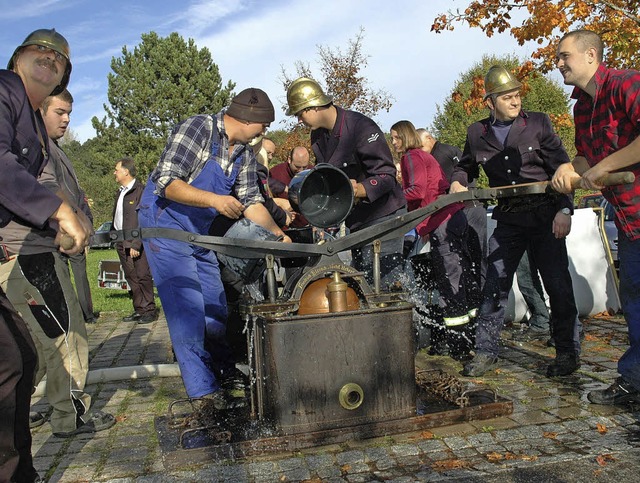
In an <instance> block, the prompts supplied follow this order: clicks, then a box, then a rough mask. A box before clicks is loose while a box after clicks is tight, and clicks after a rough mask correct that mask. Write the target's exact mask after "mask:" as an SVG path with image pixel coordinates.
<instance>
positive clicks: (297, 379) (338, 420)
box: [253, 279, 416, 437]
mask: <svg viewBox="0 0 640 483" xmlns="http://www.w3.org/2000/svg"><path fill="white" fill-rule="evenodd" d="M329 281H330V279H326V280H323V281H322V283H321V284H318V286H322V287H325V288H322V289H320V290H326V285H327V284H328V283H329ZM254 331H255V332H254V338H253V340H254V347H253V350H254V358H253V360H254V364H255V366H254V370H255V376H256V377H255V383H254V389H255V391H254V396H253V397H254V398H255V400H254V401H253V404H254V407H256V408H257V413H258V418H259V419H261V420H265V421H269V422H270V423H271V424H272V425H273V427H274V428H275V430H276V432H277V433H279V434H282V435H296V434H307V433H313V432H316V431H324V430H329V431H330V430H337V429H339V428H347V427H349V428H350V431H351V432H352V433H353V436H354V437H357V434H356V433H357V428H358V426H359V425H365V426H366V425H368V424H371V423H376V422H383V421H391V420H398V419H403V418H408V417H412V416H414V415H415V414H416V384H415V359H414V356H415V353H414V343H413V337H414V334H413V323H412V306H411V305H410V304H408V303H397V304H395V305H388V306H385V307H375V308H365V309H360V308H359V309H356V310H352V311H348V312H337V313H330V312H328V311H326V312H325V313H317V314H308V315H299V314H298V315H289V316H283V317H257V319H256V320H255V324H254Z"/></svg>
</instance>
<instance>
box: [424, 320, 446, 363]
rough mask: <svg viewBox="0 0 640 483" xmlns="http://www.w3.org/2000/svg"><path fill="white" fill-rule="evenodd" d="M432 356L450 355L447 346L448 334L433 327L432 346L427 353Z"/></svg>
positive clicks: (439, 328)
mask: <svg viewBox="0 0 640 483" xmlns="http://www.w3.org/2000/svg"><path fill="white" fill-rule="evenodd" d="M427 354H429V355H430V356H446V355H449V347H448V346H447V334H446V332H445V329H443V328H442V327H436V326H432V327H431V346H430V347H429V351H428V352H427Z"/></svg>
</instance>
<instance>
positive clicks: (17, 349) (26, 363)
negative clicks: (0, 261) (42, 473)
mask: <svg viewBox="0 0 640 483" xmlns="http://www.w3.org/2000/svg"><path fill="white" fill-rule="evenodd" d="M0 351H1V353H2V357H0V481H2V482H8V481H15V482H18V483H25V482H32V481H34V479H35V478H36V476H37V473H36V470H35V469H34V467H33V458H32V456H31V431H30V430H29V406H30V404H31V391H32V390H33V382H34V374H35V371H36V367H37V366H38V356H37V353H36V348H35V345H34V344H33V340H32V339H31V336H30V335H29V331H28V329H27V326H26V324H25V323H24V321H23V320H22V318H21V317H20V316H19V315H18V313H17V312H16V311H15V310H14V308H13V307H12V305H11V304H10V303H9V301H8V300H7V297H6V296H5V294H4V292H2V290H0Z"/></svg>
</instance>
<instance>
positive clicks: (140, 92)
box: [92, 32, 235, 173]
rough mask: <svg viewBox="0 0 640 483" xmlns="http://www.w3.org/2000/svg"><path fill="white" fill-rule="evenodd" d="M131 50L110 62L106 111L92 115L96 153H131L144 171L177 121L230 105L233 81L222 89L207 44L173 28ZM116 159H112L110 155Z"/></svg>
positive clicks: (124, 50) (147, 37)
mask: <svg viewBox="0 0 640 483" xmlns="http://www.w3.org/2000/svg"><path fill="white" fill-rule="evenodd" d="M141 37H142V42H141V43H140V44H139V45H138V46H136V47H134V49H133V51H129V50H127V47H126V46H124V47H123V48H122V56H121V57H119V58H115V57H114V58H113V59H112V60H111V69H112V70H113V73H110V74H109V76H108V81H109V87H108V91H107V96H108V100H109V104H110V105H109V106H107V105H105V106H104V108H105V111H106V113H107V115H106V116H105V117H104V118H103V119H102V120H98V119H97V118H96V117H94V118H93V119H92V124H93V127H94V128H95V130H96V132H97V141H98V142H97V146H96V149H97V151H98V152H102V153H103V154H109V155H110V156H111V155H113V154H115V153H117V154H116V159H117V157H122V156H125V155H126V156H132V157H133V158H134V159H135V160H136V162H137V166H138V168H139V170H140V172H141V173H148V172H149V171H150V170H151V169H152V167H153V166H154V165H155V164H156V163H157V161H158V158H159V157H160V154H161V152H162V149H163V148H164V145H165V142H166V139H167V136H168V135H169V133H170V131H171V129H172V128H173V126H174V125H175V124H177V123H178V122H180V121H182V120H184V119H185V118H187V117H189V116H192V115H195V114H202V113H215V112H218V111H219V110H220V109H221V108H222V107H224V106H225V105H227V104H228V103H229V101H230V99H231V97H232V90H233V88H234V87H235V84H234V83H233V82H231V81H229V82H228V83H227V85H226V86H225V87H222V79H221V76H220V74H219V71H218V66H217V65H216V64H214V63H213V61H212V58H211V53H210V52H209V50H208V49H207V48H202V49H198V47H197V46H196V45H195V43H194V41H193V39H189V40H188V41H187V42H185V41H184V39H183V38H182V37H181V36H180V35H178V34H177V33H175V32H173V33H171V34H170V35H169V36H168V37H164V38H162V37H159V36H158V35H157V34H156V33H155V32H150V33H148V34H142V36H141ZM112 160H113V158H112Z"/></svg>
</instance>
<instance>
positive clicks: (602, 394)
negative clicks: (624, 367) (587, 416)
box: [587, 377, 640, 405]
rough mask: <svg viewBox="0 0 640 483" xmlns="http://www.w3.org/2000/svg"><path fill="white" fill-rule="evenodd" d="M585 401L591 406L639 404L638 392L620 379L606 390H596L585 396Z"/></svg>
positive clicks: (639, 393) (639, 392)
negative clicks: (591, 404)
mask: <svg viewBox="0 0 640 483" xmlns="http://www.w3.org/2000/svg"><path fill="white" fill-rule="evenodd" d="M587 399H588V400H589V401H590V402H592V403H593V404H607V405H612V404H625V403H628V402H639V403H640V391H638V390H637V389H636V388H635V387H633V386H632V385H631V384H630V383H628V382H627V381H625V380H624V379H623V378H622V377H619V378H617V379H616V380H615V382H614V383H613V384H611V386H609V387H608V388H606V389H596V390H594V391H591V392H590V393H589V394H587Z"/></svg>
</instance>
